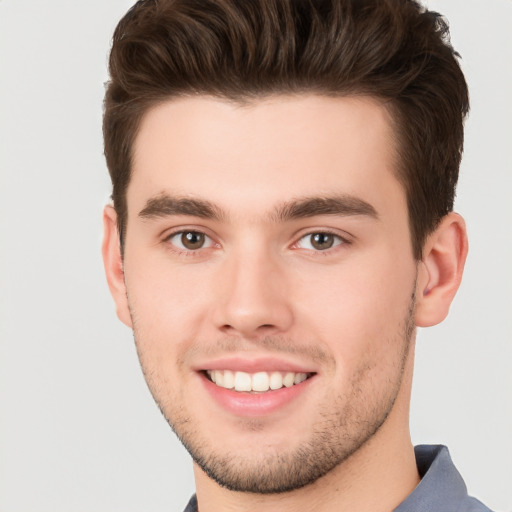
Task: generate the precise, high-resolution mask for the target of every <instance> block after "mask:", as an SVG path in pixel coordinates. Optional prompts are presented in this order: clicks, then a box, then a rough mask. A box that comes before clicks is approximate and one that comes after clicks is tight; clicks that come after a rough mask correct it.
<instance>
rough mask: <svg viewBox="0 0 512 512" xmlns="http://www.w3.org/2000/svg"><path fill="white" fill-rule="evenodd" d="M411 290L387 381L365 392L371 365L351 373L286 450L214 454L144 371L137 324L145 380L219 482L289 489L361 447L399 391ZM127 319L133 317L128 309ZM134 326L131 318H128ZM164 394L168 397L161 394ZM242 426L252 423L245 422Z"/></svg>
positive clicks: (267, 490) (238, 487) (409, 335)
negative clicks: (305, 432) (308, 428)
mask: <svg viewBox="0 0 512 512" xmlns="http://www.w3.org/2000/svg"><path fill="white" fill-rule="evenodd" d="M414 309H415V294H414V292H413V293H412V295H411V301H410V305H409V308H408V311H407V314H406V316H405V318H404V321H403V322H402V325H401V328H400V329H399V334H397V338H396V339H395V340H390V342H389V345H390V347H392V348H393V349H396V350H397V357H396V365H395V368H394V369H393V371H394V375H393V376H392V377H393V378H392V379H391V377H390V379H391V382H392V385H390V386H389V387H388V388H387V389H385V390H384V391H382V392H381V393H380V394H378V395H377V396H376V395H375V394H373V395H371V394H370V395H369V394H368V392H366V393H365V391H367V389H366V390H365V386H366V387H367V384H368V381H369V380H371V378H372V376H371V375H369V374H371V371H372V369H373V367H372V366H365V367H363V368H361V369H360V371H359V372H358V373H357V375H356V376H355V377H354V378H353V380H352V382H351V385H350V389H349V390H348V391H347V390H346V389H345V390H343V391H341V392H340V393H339V394H338V396H337V397H336V398H334V399H333V398H332V397H328V398H327V399H325V400H324V402H323V403H322V404H321V405H320V406H319V407H318V411H319V413H318V419H317V420H316V421H315V423H314V428H313V429H312V432H311V434H310V435H309V438H308V439H307V440H305V441H303V442H302V443H301V444H300V446H297V447H296V448H294V449H293V450H289V451H287V452H281V453H280V452H279V448H277V449H275V450H273V451H272V453H263V454H262V453H261V452H259V453H255V455H254V456H252V457H251V458H241V457H240V455H239V454H237V453H226V452H223V453H219V451H217V450H216V448H215V446H214V444H215V443H214V442H212V441H210V440H209V439H206V438H205V436H204V433H201V432H200V431H198V429H197V428H196V425H194V421H193V418H192V416H191V415H190V413H189V411H187V410H186V407H185V406H184V403H185V400H178V403H179V404H180V405H177V404H176V402H175V403H174V405H171V404H170V400H168V399H166V398H165V394H164V393H161V392H159V390H160V391H161V388H160V386H159V385H158V383H157V382H156V381H155V379H154V375H153V374H152V372H150V371H148V365H146V364H145V361H144V357H143V354H142V353H141V351H140V345H139V343H138V342H137V340H138V335H137V329H136V328H134V336H135V342H136V345H137V350H138V354H139V360H140V363H141V367H142V370H143V373H144V376H145V378H146V382H147V383H148V386H149V388H150V391H151V392H152V394H153V397H154V399H155V401H156V403H157V405H158V407H159V408H160V411H161V412H162V414H163V416H164V417H165V419H166V420H167V422H168V424H169V425H170V426H171V428H172V430H173V431H174V432H175V434H176V435H177V437H178V439H179V440H180V441H181V443H182V444H183V445H184V446H185V448H186V449H187V451H188V452H189V454H190V455H191V457H192V459H193V460H194V462H195V463H196V464H197V465H198V466H199V467H200V468H201V469H202V470H203V471H204V472H205V473H206V474H207V475H208V476H209V477H210V478H211V479H213V480H214V481H215V482H217V483H218V484H219V485H220V486H222V487H224V488H226V489H228V490H230V491H236V492H247V493H256V494H278V493H285V492H290V491H293V490H296V489H300V488H301V487H305V486H307V485H309V484H312V483H314V482H316V481H317V480H318V479H319V478H321V477H323V476H325V475H326V474H327V473H329V472H331V471H332V470H333V469H334V468H336V467H337V466H339V465H340V464H342V463H343V462H344V461H345V460H347V459H348V458H349V457H350V456H352V455H353V454H354V453H355V452H357V451H358V450H359V449H360V448H362V447H363V446H364V445H365V444H366V443H367V442H368V441H369V440H371V439H372V438H373V437H374V436H375V434H376V433H377V432H378V431H379V429H380V428H381V426H382V425H383V424H384V422H385V421H386V419H387V418H388V416H389V414H390V413H391V411H392V409H393V406H394V404H395V401H396V399H397V396H398V394H399V391H400V388H401V385H402V380H403V375H404V371H405V367H406V363H407V360H408V356H409V352H410V347H411V343H412V340H413V335H414V332H415V324H414ZM132 319H133V320H134V316H133V314H132ZM134 325H136V323H135V322H134ZM167 398H168V397H167ZM247 428H249V429H250V428H252V427H251V424H250V422H247Z"/></svg>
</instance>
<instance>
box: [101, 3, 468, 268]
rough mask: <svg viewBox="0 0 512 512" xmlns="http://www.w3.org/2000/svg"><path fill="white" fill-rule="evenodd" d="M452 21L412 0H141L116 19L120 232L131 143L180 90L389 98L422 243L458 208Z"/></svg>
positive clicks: (114, 116)
mask: <svg viewBox="0 0 512 512" xmlns="http://www.w3.org/2000/svg"><path fill="white" fill-rule="evenodd" d="M456 57H458V54H457V53H456V52H455V51H454V50H453V48H452V46H451V44H450V42H449V33H448V26H447V23H446V21H445V20H444V19H443V18H442V17H441V16H440V15H439V14H438V13H435V12H431V11H428V10H426V9H425V8H424V7H422V6H421V5H420V4H419V3H418V2H416V1H414V0H141V1H139V2H137V3H136V4H135V5H134V6H133V7H132V8H131V9H130V10H129V11H128V13H127V14H126V15H125V16H124V18H123V19H122V20H121V21H120V22H119V24H118V26H117V28H116V30H115V33H114V37H113V45H112V50H111V53H110V62H109V70H110V81H109V83H108V86H107V90H106V95H105V113H104V119H103V133H104V140H105V156H106V160H107V166H108V169H109V172H110V176H111V179H112V184H113V194H112V197H113V201H114V207H115V209H116V211H117V214H118V226H119V232H120V236H121V242H123V240H124V238H123V237H124V233H125V232H126V222H127V205H126V189H127V186H128V184H129V180H130V173H131V161H132V146H133V142H134V139H135V137H136V135H137V131H138V127H139V125H140V123H141V119H142V117H143V115H144V114H145V113H146V112H147V111H148V109H149V108H151V107H152V106H154V105H156V104H158V103H160V102H162V101H165V100H168V99H170V98H173V97H177V96H183V95H196V94H203V95H213V96H217V97H220V98H225V99H228V100H234V101H250V100H252V99H258V98H261V97H265V96H268V95H271V94H272V95H273V94H297V93H306V92H309V93H316V94H320V95H328V96H347V95H370V96H373V97H376V98H380V99H382V100H384V102H385V105H386V106H387V108H388V109H389V112H390V113H391V118H392V120H393V125H394V131H395V135H396V140H397V152H398V164H397V167H398V168H397V169H396V171H397V177H398V179H399V180H400V181H401V183H402V184H403V186H404V188H405V190H406V194H407V202H408V208H409V224H410V229H411V239H412V247H413V253H414V256H415V258H416V259H421V255H422V248H423V244H424V242H425V239H426V237H427V235H428V234H429V233H430V232H431V231H432V230H433V229H435V227H436V226H437V224H438V223H439V221H440V220H441V218H442V217H443V216H444V215H446V214H447V213H448V212H450V211H451V210H452V209H453V201H454V196H455V186H456V184H457V179H458V171H459V165H460V159H461V155H462V147H463V122H464V118H465V116H466V114H467V112H468V109H469V101H468V91H467V85H466V82H465V80H464V76H463V74H462V71H461V69H460V67H459V64H458V62H457V59H456Z"/></svg>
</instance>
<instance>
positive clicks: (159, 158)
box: [127, 95, 401, 210]
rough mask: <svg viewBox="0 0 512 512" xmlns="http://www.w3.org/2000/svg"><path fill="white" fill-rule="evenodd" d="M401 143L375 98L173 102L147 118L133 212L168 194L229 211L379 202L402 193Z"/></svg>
mask: <svg viewBox="0 0 512 512" xmlns="http://www.w3.org/2000/svg"><path fill="white" fill-rule="evenodd" d="M394 144H395V143H394V140H393V132H392V129H391V123H390V119H389V114H388V112H387V110H386V109H385V107H384V106H382V104H380V103H379V102H378V101H377V100H373V99H371V98H367V97H343V98H331V97H322V96H316V95H311V96H306V95H300V96H276V97H269V98H265V99H261V100H255V101H253V102H250V103H248V104H244V105H240V104H234V103H232V102H228V101H224V100H220V99H218V98H210V97H193V98H180V99H175V100H170V101H168V102H165V103H162V104H160V105H158V106H156V107H154V108H153V109H151V110H150V111H149V112H148V113H147V114H146V115H145V116H144V118H143V120H142V123H141V126H140V129H139V132H138V135H137V137H136V140H135V144H134V153H133V168H132V178H131V181H130V185H129V187H128V197H127V199H128V207H129V209H130V208H131V207H135V208H137V207H141V206H143V203H144V201H147V199H148V198H149V197H152V196H155V195H158V194H161V193H171V194H173V195H181V196H191V195H192V196H193V195H197V196H198V197H203V198H207V199H208V200H210V201H213V202H215V203H218V204H220V205H221V206H223V207H226V209H228V210H229V209H231V208H233V209H236V208H237V207H240V208H241V209H245V208H248V207H249V206H250V205H253V206H258V207H260V208H262V209H263V208H266V207H267V206H268V207H269V208H270V207H271V205H273V204H274V203H276V202H279V201H283V200H288V199H290V198H293V197H303V196H306V195H308V196H311V195H315V194H316V195H324V196H325V195H332V194H337V193H342V194H350V195H356V196H358V197H361V198H362V199H364V200H366V201H368V202H370V203H377V204H378V203H379V200H380V199H379V198H382V197H383V196H385V195H386V194H389V192H390V189H394V191H393V194H395V195H396V193H397V191H398V192H400V189H401V186H400V185H399V183H398V182H397V180H396V178H395V172H394V168H395V150H394V147H395V146H394ZM399 195H400V194H399Z"/></svg>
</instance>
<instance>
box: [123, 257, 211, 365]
mask: <svg viewBox="0 0 512 512" xmlns="http://www.w3.org/2000/svg"><path fill="white" fill-rule="evenodd" d="M143 261H144V264H143ZM125 273H126V288H127V292H128V300H129V304H130V310H131V314H132V319H133V321H134V331H135V335H136V339H137V345H138V350H139V353H140V355H141V356H143V357H144V359H145V360H146V361H147V362H148V363H149V362H150V361H151V364H152V365H156V366H160V367H162V368H164V367H166V368H171V367H172V366H174V365H175V362H176V359H177V357H178V354H180V353H182V352H183V351H184V350H186V349H187V347H188V346H190V345H191V344H192V343H193V342H194V340H196V339H197V338H198V336H199V335H200V329H201V322H202V321H204V318H205V311H206V284H207V279H205V278H204V277H205V276H200V275H197V272H195V273H194V270H189V271H187V272H184V271H183V269H182V268H180V269H176V268H173V267H172V266H171V265H170V264H169V262H168V261H165V260H164V261H162V260H159V259H157V258H156V259H153V260H152V261H151V262H150V263H148V259H143V258H139V259H138V258H137V257H136V256H132V258H131V259H130V260H127V261H126V262H125Z"/></svg>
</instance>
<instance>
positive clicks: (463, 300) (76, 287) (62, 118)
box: [0, 0, 512, 512]
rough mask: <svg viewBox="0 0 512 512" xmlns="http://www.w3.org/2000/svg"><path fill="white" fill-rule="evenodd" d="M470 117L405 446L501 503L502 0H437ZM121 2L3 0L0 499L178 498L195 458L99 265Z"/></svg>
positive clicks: (19, 504)
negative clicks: (451, 280)
mask: <svg viewBox="0 0 512 512" xmlns="http://www.w3.org/2000/svg"><path fill="white" fill-rule="evenodd" d="M429 3H430V5H431V6H432V7H434V8H436V9H438V10H439V11H441V12H443V13H444V14H446V15H447V17H448V19H449V20H450V22H451V27H452V40H453V42H454V45H455V46H456V48H457V49H458V50H459V51H460V53H461V54H462V56H463V67H464V70H465V72H466V74H467V78H468V81H469V84H470V89H471V97H472V113H471V117H470V120H469V122H468V123H467V136H466V152H465V156H464V162H463V165H462V177H461V182H460V186H459V198H458V200H457V210H458V211H460V212H461V213H463V214H464V216H465V217H466V219H467V223H468V227H469V234H470V242H471V244H470V245H471V250H470V256H469V259H468V263H467V268H466V275H465V280H464V283H463V285H462V288H461V290H460V292H459V295H458V297H457V299H456V300H455V303H454V305H453V307H452V313H451V316H450V317H449V319H448V320H447V321H445V322H444V323H443V324H442V325H440V326H438V327H434V328H431V329H427V330H423V331H422V332H420V334H419V342H418V349H417V369H416V377H415V384H414V393H413V407H412V419H411V422H412V432H413V440H414V442H415V443H420V442H429V443H446V444H448V445H449V447H450V450H451V453H452V456H453V458H454V460H455V461H456V463H457V465H458V467H459V469H460V471H461V472H462V474H463V475H464V477H465V479H466V482H467V485H468V487H469V489H470V491H471V493H473V494H474V495H476V496H477V497H479V498H480V499H481V500H483V501H484V502H486V503H487V504H488V505H490V506H491V507H493V508H495V509H496V510H500V511H505V512H510V511H512V464H511V460H512V407H511V406H512V371H511V370H512V307H511V306H512V293H511V290H512V273H511V263H512V229H511V226H512V200H511V199H512V158H511V151H510V148H511V145H512V121H511V119H512V71H511V69H512V44H511V43H512V34H511V28H512V2H511V1H510V0H489V1H487V2H482V1H481V0H472V1H468V0H438V1H435V2H434V1H432V2H429ZM130 4H131V2H130V1H128V0H108V1H105V0H89V1H87V2H77V1H70V0H52V1H41V0H0V170H1V174H0V240H1V242H0V243H1V248H0V287H1V290H0V292H1V294H0V301H1V303H0V306H1V309H0V311H1V317H0V336H1V342H0V511H1V512H82V511H83V512H102V511H105V512H106V511H108V512H117V511H119V512H121V511H122V512H131V511H139V512H140V511H142V510H144V511H148V512H149V511H167V512H170V511H180V510H182V508H183V506H184V504H185V503H186V501H187V499H188V497H189V495H190V494H191V493H192V492H193V487H194V486H193V480H192V471H191V463H190V462H189V459H188V456H187V454H186V453H185V452H184V450H183V449H182V448H181V446H180V445H179V443H178V442H177V441H176V440H175V438H174V436H173V434H172V433H171V431H170V429H169V428H168V426H167V424H166V423H165V421H164V420H163V418H162V417H161V416H160V414H159V412H158V411H157V408H156V406H155V405H154V404H153V402H152V399H151V397H150V395H149V393H148V391H147V390H146V387H145V383H144V381H143V378H142V376H141V372H140V371H139V368H138V362H137V360H136V355H135V350H134V348H133V343H132V337H131V333H130V331H129V330H128V329H127V328H125V327H124V326H122V325H121V324H120V323H119V322H118V321H117V319H116V317H115V315H114V308H113V304H112V301H111V299H110V296H109V293H108V290H107V286H106V284H105V280H104V277H103V270H102V264H101V261H100V241H101V221H100V219H101V209H102V206H103V204H104V203H105V202H106V201H107V198H108V195H109V192H110V184H109V181H108V178H107V171H106V168H105V163H104V160H103V156H102V139H101V115H102V111H101V110H102V109H101V104H102V96H103V82H104V81H105V80H106V78H107V77H106V59H107V52H108V48H109V44H110V37H111V34H112V31H113V29H114V27H115V24H116V22H117V20H118V19H119V17H120V16H121V15H122V14H123V13H124V12H125V11H126V9H127V8H128V7H129V5H130Z"/></svg>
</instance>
